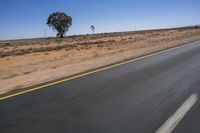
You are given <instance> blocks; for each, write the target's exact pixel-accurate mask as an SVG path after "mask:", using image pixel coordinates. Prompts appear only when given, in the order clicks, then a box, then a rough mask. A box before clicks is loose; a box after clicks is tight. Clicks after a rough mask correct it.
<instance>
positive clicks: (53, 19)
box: [47, 12, 72, 38]
mask: <svg viewBox="0 0 200 133" xmlns="http://www.w3.org/2000/svg"><path fill="white" fill-rule="evenodd" d="M47 25H48V26H49V27H52V29H53V30H56V31H57V32H58V33H57V37H60V38H63V35H64V34H65V33H66V32H67V31H68V29H69V27H70V26H71V25H72V17H71V16H68V15H67V14H65V13H63V12H54V13H52V14H51V15H49V17H48V19H47Z"/></svg>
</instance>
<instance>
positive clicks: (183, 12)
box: [0, 0, 200, 40]
mask: <svg viewBox="0 0 200 133" xmlns="http://www.w3.org/2000/svg"><path fill="white" fill-rule="evenodd" d="M55 11H62V12H65V13H67V14H68V15H70V16H72V18H73V25H72V27H71V28H70V29H69V32H67V35H73V34H87V33H91V30H90V28H89V27H90V26H91V25H95V27H96V30H95V31H96V32H98V33H101V32H116V31H130V30H135V29H137V30H142V29H154V28H165V27H175V26H185V25H194V24H200V1H199V0H137V1H136V0H1V1H0V40H4V39H20V38H35V37H43V36H44V29H45V30H46V32H47V36H55V34H56V33H55V32H53V31H52V29H50V28H49V27H48V26H47V25H46V20H47V18H48V16H49V14H51V13H52V12H55Z"/></svg>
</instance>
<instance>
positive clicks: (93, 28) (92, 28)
mask: <svg viewBox="0 0 200 133" xmlns="http://www.w3.org/2000/svg"><path fill="white" fill-rule="evenodd" d="M90 29H91V30H92V34H94V30H95V27H94V25H92V26H91V27H90Z"/></svg>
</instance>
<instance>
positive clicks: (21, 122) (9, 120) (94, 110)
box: [0, 41, 200, 133]
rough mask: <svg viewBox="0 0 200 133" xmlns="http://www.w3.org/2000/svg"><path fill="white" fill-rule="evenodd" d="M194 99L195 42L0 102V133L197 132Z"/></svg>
mask: <svg viewBox="0 0 200 133" xmlns="http://www.w3.org/2000/svg"><path fill="white" fill-rule="evenodd" d="M41 76H42V75H41ZM199 96H200V41H199V42H193V43H190V44H187V45H185V46H183V47H179V48H176V49H172V50H170V51H167V52H163V53H160V54H157V55H154V56H151V57H148V58H144V59H141V60H137V61H133V62H130V63H128V64H124V65H121V66H118V67H114V68H112V69H108V70H104V71H101V72H97V73H93V74H90V75H87V76H84V77H80V78H77V79H74V80H70V81H67V82H63V83H60V84H57V85H53V86H50V87H46V88H43V89H40V90H36V91H33V92H30V93H25V94H22V95H18V96H14V97H11V98H8V99H4V100H1V101H0V133H154V132H156V133H168V132H173V133H200V102H199Z"/></svg>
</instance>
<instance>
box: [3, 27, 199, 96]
mask: <svg viewBox="0 0 200 133" xmlns="http://www.w3.org/2000/svg"><path fill="white" fill-rule="evenodd" d="M77 38H79V39H77ZM77 38H76V37H74V38H70V39H69V38H64V39H63V40H61V41H60V40H59V41H55V40H53V41H51V40H50V41H47V42H44V40H42V41H41V42H40V41H38V42H37V41H36V42H34V41H33V42H34V43H33V42H32V41H31V42H30V41H27V42H26V43H24V42H23V40H22V41H17V42H1V43H0V46H1V45H2V44H5V43H7V45H5V46H2V47H0V52H2V53H5V55H4V56H2V57H1V58H0V94H4V93H6V92H9V91H11V90H14V89H20V88H24V87H28V86H31V85H35V84H38V83H42V82H45V81H50V80H53V79H57V78H60V77H63V76H68V75H72V74H75V73H79V72H83V71H86V70H90V69H93V68H96V67H100V66H104V65H107V64H111V63H115V62H118V61H121V60H124V59H128V58H134V57H137V56H141V55H145V54H148V53H152V52H155V51H159V50H163V49H166V48H169V47H173V46H176V45H180V44H183V43H186V42H191V41H194V40H199V39H200V29H181V30H180V29H179V30H166V31H151V32H148V31H147V32H142V33H123V34H117V33H116V34H114V35H113V34H107V35H103V36H102V35H101V36H98V35H97V36H95V37H92V36H88V37H85V36H83V37H82V39H80V37H77ZM55 46H57V47H58V48H57V47H55ZM47 47H48V49H45V48H47ZM52 47H54V48H55V49H54V48H52ZM30 49H31V50H30ZM40 49H42V50H41V51H40V52H39V51H38V50H40ZM9 51H11V52H9ZM16 51H17V52H18V53H19V52H21V53H20V55H16V54H15V53H17V52H16ZM6 54H7V55H6ZM9 54H10V55H9Z"/></svg>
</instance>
